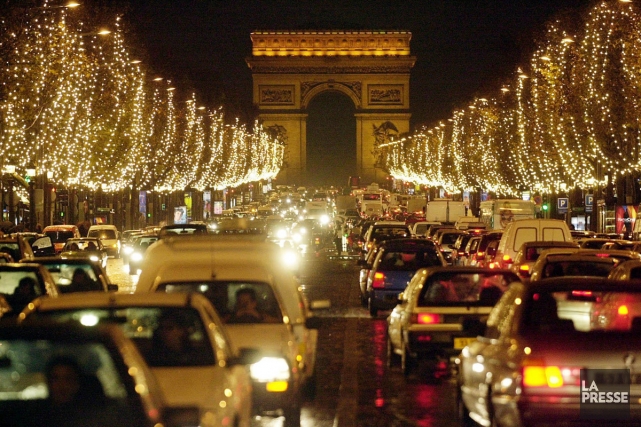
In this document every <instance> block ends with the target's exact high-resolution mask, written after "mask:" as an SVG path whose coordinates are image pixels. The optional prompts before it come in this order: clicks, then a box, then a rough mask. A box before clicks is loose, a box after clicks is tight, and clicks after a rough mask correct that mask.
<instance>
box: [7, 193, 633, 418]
mask: <svg viewBox="0 0 641 427" xmlns="http://www.w3.org/2000/svg"><path fill="white" fill-rule="evenodd" d="M459 199H460V198H459ZM475 214H476V215H475ZM175 222H176V223H175V224H160V225H158V226H148V227H146V228H144V229H137V230H119V229H117V228H116V227H115V226H113V225H107V224H98V225H93V226H92V227H90V228H89V229H88V230H86V233H82V232H81V230H79V229H78V227H76V226H73V225H53V226H50V227H47V228H45V229H44V230H43V231H42V233H11V234H9V233H7V234H4V233H3V234H2V235H1V236H0V315H1V318H0V378H1V381H0V416H1V419H2V424H3V425H11V426H43V425H53V426H141V427H142V426H160V425H163V426H172V427H173V426H175V427H179V426H182V427H187V426H246V427H248V426H257V425H279V423H282V425H283V426H287V427H291V426H296V427H298V426H301V425H323V423H321V422H320V421H318V420H317V419H316V418H315V416H316V417H317V418H318V419H320V418H322V417H320V415H318V414H316V415H315V414H314V410H313V408H314V400H315V399H317V400H318V399H319V393H322V392H323V390H324V388H325V387H328V386H326V385H324V384H325V383H324V382H323V381H326V378H324V377H325V375H324V374H319V371H322V372H325V370H326V369H328V367H327V366H326V365H327V363H328V360H330V359H328V357H329V356H328V352H330V351H331V350H329V349H327V348H326V345H325V344H321V343H326V342H327V339H328V336H327V334H328V328H327V327H326V326H324V325H327V323H325V322H329V321H331V320H330V319H331V318H332V317H331V316H336V315H337V314H336V313H337V311H336V310H337V309H336V308H335V307H337V306H339V305H341V304H343V305H344V304H345V303H344V302H341V301H338V300H337V299H336V295H334V294H332V293H331V292H328V293H327V294H326V295H323V294H322V292H320V291H318V290H317V291H315V292H314V295H315V296H317V295H319V294H320V295H322V296H323V297H322V298H311V297H310V294H311V290H310V289H312V284H311V282H312V281H320V282H322V281H325V282H331V281H332V280H333V278H332V274H329V273H327V271H329V270H327V268H329V267H326V271H322V268H318V266H332V267H331V268H334V269H335V270H333V271H337V270H336V269H343V270H345V271H347V273H345V274H346V276H345V277H348V280H349V281H350V283H349V288H350V289H352V290H353V292H354V294H355V295H357V301H358V302H357V303H356V304H355V306H354V307H350V308H349V310H352V311H351V312H355V313H357V314H358V316H361V317H362V319H361V321H369V322H376V323H372V325H379V326H381V325H384V327H382V328H378V326H376V328H377V331H378V335H377V336H376V337H374V338H373V339H374V340H377V339H380V340H381V341H380V342H382V345H383V350H382V351H383V353H384V354H383V357H382V360H383V361H384V363H385V364H386V369H387V370H388V371H387V372H392V371H394V372H400V378H401V379H402V378H405V379H406V380H407V381H409V379H410V378H416V376H417V375H419V378H423V377H430V378H431V379H432V380H433V379H434V378H436V379H438V380H439V381H445V382H447V383H448V384H450V386H451V389H452V390H453V394H452V397H453V401H454V406H455V408H450V409H449V410H448V411H449V412H448V414H446V416H448V417H449V418H450V419H452V420H454V421H455V423H456V424H457V425H464V426H474V425H481V426H490V425H492V426H532V425H538V424H550V423H566V422H568V423H570V422H578V423H584V424H587V425H602V424H603V423H608V422H621V421H623V422H630V423H632V424H634V423H638V422H639V421H641V358H637V353H638V352H639V350H640V349H641V334H639V331H641V281H639V280H638V279H639V278H641V242H638V241H635V240H631V239H629V237H630V236H623V235H613V234H608V235H605V234H604V235H598V234H597V233H593V232H586V231H577V230H572V229H571V227H570V226H569V224H568V222H567V221H564V220H561V219H551V218H547V217H546V215H544V214H542V212H541V209H540V206H537V204H536V203H535V202H534V201H532V200H522V199H495V200H492V199H490V200H484V201H481V202H480V203H479V204H478V206H477V207H472V206H470V203H469V200H468V201H464V200H457V199H456V198H447V197H443V198H433V199H430V198H429V197H428V196H427V195H425V194H401V193H398V192H394V191H389V190H387V189H384V188H381V187H380V186H379V185H378V184H375V183H373V184H370V185H367V186H359V185H354V186H347V187H344V188H336V187H327V188H323V187H317V188H306V187H292V186H280V187H278V188H276V189H274V190H270V191H268V192H266V193H265V195H264V198H263V199H262V200H257V201H253V202H250V203H247V204H246V205H240V206H235V207H233V208H231V209H228V210H225V211H223V212H222V213H221V214H218V215H214V216H213V217H212V218H210V219H208V220H207V221H194V222H189V221H186V222H183V221H182V220H180V221H175ZM624 237H628V239H624ZM312 277H314V278H315V279H313V280H312V279H311V278H312ZM336 280H338V279H336ZM332 313H333V314H332ZM339 316H343V317H344V316H345V315H344V314H339ZM333 351H336V349H334V350H333ZM343 351H344V352H345V353H344V354H343ZM332 357H334V356H332ZM336 357H337V358H338V359H341V360H342V358H343V357H351V358H358V357H359V356H358V355H351V354H348V351H347V349H344V350H343V349H339V350H338V356H336ZM331 360H334V359H331ZM345 360H347V359H345ZM358 363H360V362H357V364H358ZM419 381H421V380H419ZM341 387H347V386H346V385H345V384H341ZM310 408H312V409H310ZM340 411H341V409H340V408H339V409H337V412H340ZM318 412H319V413H320V412H322V411H320V410H318ZM339 418H340V417H339V416H338V415H336V420H338V419H339ZM595 420H596V421H595ZM613 420H614V421H613ZM617 420H618V421H617ZM352 422H353V421H352ZM273 423H276V424H273ZM335 423H336V424H339V425H349V423H348V422H344V421H343V422H336V421H335ZM367 423H368V421H366V422H364V423H361V425H366V424H367ZM372 425H373V421H372ZM415 425H422V424H415ZM426 425H427V424H426ZM429 425H439V424H438V423H437V422H435V423H433V424H429Z"/></svg>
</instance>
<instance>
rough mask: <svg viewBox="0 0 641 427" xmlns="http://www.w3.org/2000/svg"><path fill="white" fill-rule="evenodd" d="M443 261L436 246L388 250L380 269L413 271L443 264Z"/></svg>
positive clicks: (379, 266)
mask: <svg viewBox="0 0 641 427" xmlns="http://www.w3.org/2000/svg"><path fill="white" fill-rule="evenodd" d="M442 265H443V263H442V262H441V259H440V258H439V257H438V254H437V253H436V249H434V248H426V249H424V250H396V251H388V250H386V251H385V252H383V254H382V258H381V261H380V262H379V265H378V270H387V271H412V270H418V269H419V268H423V267H434V266H438V267H440V266H442Z"/></svg>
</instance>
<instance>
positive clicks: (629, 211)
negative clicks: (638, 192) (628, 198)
mask: <svg viewBox="0 0 641 427" xmlns="http://www.w3.org/2000/svg"><path fill="white" fill-rule="evenodd" d="M615 217H616V232H617V233H618V234H623V238H624V239H629V238H630V237H631V236H632V230H633V229H634V223H635V222H636V220H637V207H636V206H632V205H623V206H617V208H616V212H615Z"/></svg>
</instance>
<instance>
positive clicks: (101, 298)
mask: <svg viewBox="0 0 641 427" xmlns="http://www.w3.org/2000/svg"><path fill="white" fill-rule="evenodd" d="M196 295H197V296H196ZM193 298H203V300H204V301H206V300H207V299H206V298H205V297H204V296H202V295H200V294H188V293H162V292H154V293H148V294H126V293H107V292H99V291H98V292H78V293H69V294H64V295H61V296H60V297H59V298H46V297H45V298H42V297H41V298H37V299H36V300H35V301H33V304H34V305H35V307H36V310H65V309H74V308H98V307H130V306H150V307H158V306H161V307H191V306H192V299H193Z"/></svg>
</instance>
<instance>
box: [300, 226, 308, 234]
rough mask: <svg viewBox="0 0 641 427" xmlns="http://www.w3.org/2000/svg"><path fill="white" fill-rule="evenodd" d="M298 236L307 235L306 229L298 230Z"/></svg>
mask: <svg viewBox="0 0 641 427" xmlns="http://www.w3.org/2000/svg"><path fill="white" fill-rule="evenodd" d="M298 232H299V233H300V234H307V229H306V228H304V227H302V228H301V229H300V230H298Z"/></svg>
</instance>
